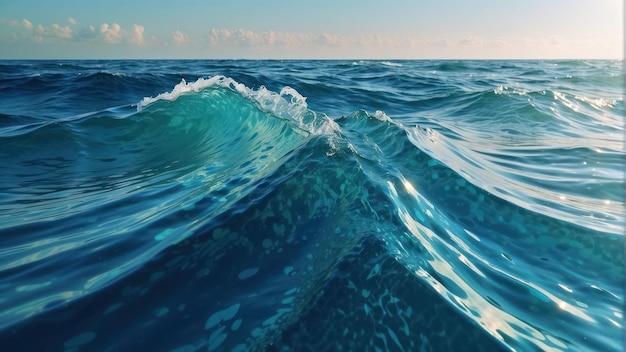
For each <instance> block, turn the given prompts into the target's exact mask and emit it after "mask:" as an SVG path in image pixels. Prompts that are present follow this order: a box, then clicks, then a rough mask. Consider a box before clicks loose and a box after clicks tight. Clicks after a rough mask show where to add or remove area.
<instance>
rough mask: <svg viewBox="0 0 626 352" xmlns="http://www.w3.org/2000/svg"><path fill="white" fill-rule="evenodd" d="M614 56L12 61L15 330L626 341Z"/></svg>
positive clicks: (272, 340) (619, 71)
mask: <svg viewBox="0 0 626 352" xmlns="http://www.w3.org/2000/svg"><path fill="white" fill-rule="evenodd" d="M625 154H626V153H625V151H624V71H623V63H622V61H383V60H378V61H358V60H346V61H202V60H198V61H166V60H160V61H0V346H1V347H0V350H2V351H3V352H9V351H176V352H182V351H196V350H200V351H513V350H515V351H623V350H624V249H625V242H624V216H625V206H624V169H625V165H624V162H625V157H626V155H625Z"/></svg>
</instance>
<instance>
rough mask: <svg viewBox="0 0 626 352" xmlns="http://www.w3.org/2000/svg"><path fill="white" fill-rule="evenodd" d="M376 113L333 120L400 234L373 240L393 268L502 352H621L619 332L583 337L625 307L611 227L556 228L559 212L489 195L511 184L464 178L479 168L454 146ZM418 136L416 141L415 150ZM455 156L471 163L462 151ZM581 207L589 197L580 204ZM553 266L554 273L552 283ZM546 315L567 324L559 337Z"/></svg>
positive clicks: (618, 238) (617, 239)
mask: <svg viewBox="0 0 626 352" xmlns="http://www.w3.org/2000/svg"><path fill="white" fill-rule="evenodd" d="M381 116H385V115H384V114H380V113H378V114H377V115H376V116H374V115H369V114H367V113H365V112H357V113H355V114H353V115H351V116H349V117H347V118H346V119H342V120H338V123H339V124H340V126H341V128H342V133H344V134H345V135H346V136H347V140H348V141H349V144H350V146H349V147H350V149H351V150H353V151H354V153H355V154H356V155H357V157H358V158H357V161H358V162H359V164H360V165H361V167H362V169H363V170H364V172H365V174H366V175H367V176H368V179H369V180H370V181H371V182H373V183H374V184H375V185H376V186H377V187H378V188H379V189H381V190H382V191H383V192H384V193H386V195H387V197H388V199H389V201H390V202H391V204H393V206H394V208H395V211H394V217H395V218H396V219H397V220H398V223H399V224H401V226H400V227H399V228H395V229H393V228H391V229H388V231H389V232H383V235H382V238H383V239H384V242H385V243H387V245H388V246H389V250H390V252H391V253H392V254H393V255H394V257H395V258H397V260H398V261H399V262H400V263H402V264H403V265H404V266H405V267H406V268H407V269H408V270H410V271H411V272H414V273H415V275H416V277H419V278H420V279H421V280H424V281H425V282H427V283H428V284H429V285H430V286H431V287H432V288H433V289H434V290H435V291H436V292H438V293H439V295H440V296H441V298H442V299H444V300H447V301H448V302H449V303H450V304H451V305H452V306H454V307H456V308H457V309H458V310H459V311H460V312H462V313H463V314H464V315H465V316H466V317H467V318H468V319H470V320H473V321H474V322H475V323H476V324H477V325H478V326H480V327H481V328H482V329H484V330H485V331H487V332H488V333H490V334H491V335H492V336H494V337H495V338H496V339H498V340H500V341H501V342H502V343H503V344H505V345H506V346H509V347H510V348H514V349H534V348H540V349H542V350H563V349H568V348H574V346H603V345H604V346H611V348H615V347H618V346H616V345H614V344H613V343H612V342H610V341H619V336H620V334H621V332H620V331H619V330H620V329H619V324H618V325H617V326H613V327H612V329H609V330H603V331H602V333H604V334H608V335H610V336H611V338H610V339H608V340H605V339H604V338H602V337H592V336H590V334H589V333H588V331H589V330H588V329H591V327H593V329H596V330H597V334H598V335H601V331H600V330H599V329H601V328H600V327H599V326H598V325H597V323H598V322H601V321H603V320H605V319H606V318H607V317H610V316H612V315H613V314H614V313H615V312H617V310H619V307H620V306H621V304H623V302H622V299H621V298H619V293H618V292H620V290H621V285H622V284H623V277H622V275H623V266H622V265H623V260H624V256H623V236H622V234H621V233H616V232H615V231H614V228H612V227H611V226H610V225H609V224H610V220H609V221H607V220H606V219H602V220H601V221H598V222H596V223H595V224H589V223H587V222H584V221H578V220H576V218H575V217H569V218H568V219H567V220H563V219H559V218H560V216H559V213H558V211H556V212H555V211H541V212H539V211H535V209H534V208H533V206H525V204H524V203H523V202H521V203H520V200H519V197H513V198H510V197H506V196H502V192H500V193H498V190H497V189H495V190H494V188H491V187H489V186H490V185H500V186H502V187H503V189H511V188H513V186H512V185H511V184H507V183H506V182H503V181H501V180H497V179H494V178H491V179H488V180H487V179H482V180H481V179H480V178H479V177H480V176H478V177H477V175H476V174H471V172H472V171H474V170H476V168H475V167H474V168H472V167H468V165H469V166H472V164H471V163H472V162H481V161H480V159H467V161H466V163H465V164H463V166H461V167H459V160H458V159H454V160H450V159H447V155H448V154H447V153H448V152H449V151H447V150H446V148H451V146H450V145H449V144H448V143H447V142H446V141H445V139H446V137H444V136H442V135H440V134H438V133H437V132H435V131H433V130H429V129H424V128H420V127H408V126H403V125H401V124H399V123H397V122H394V121H393V120H391V119H389V118H382V119H381ZM381 120H382V121H381ZM417 134H420V135H423V136H424V137H423V139H422V140H419V141H416V138H418V137H416V135H417ZM428 144H431V145H428ZM433 144H434V145H433ZM416 146H419V148H417V149H416V148H415V147H416ZM433 155H435V156H437V157H438V159H436V158H434V157H433ZM464 155H465V156H466V157H468V156H469V157H470V158H471V153H467V151H465V153H464ZM468 163H469V164H468ZM449 165H451V166H449ZM457 167H458V169H457ZM457 170H461V171H460V172H459V171H457ZM468 170H469V172H468ZM495 171H496V172H498V169H495ZM483 176H484V177H485V178H487V177H489V174H487V173H484V174H483ZM504 176H506V175H504ZM605 186H606V185H605ZM524 187H525V188H526V189H527V190H528V186H527V185H525V186H524ZM614 191H619V188H616V189H615V190H614ZM503 192H506V191H503ZM542 197H545V193H544V194H542ZM542 201H545V199H542ZM588 201H593V199H585V200H584V201H581V203H585V202H588ZM598 205H599V204H595V206H598ZM570 211H571V210H570ZM597 211H598V212H601V213H602V214H606V212H609V211H610V209H609V208H608V207H605V208H601V209H598V210H597ZM379 215H380V214H379ZM383 217H384V216H383ZM570 219H572V221H568V220H570ZM616 221H623V220H622V219H617V220H616ZM585 225H587V226H585ZM592 228H595V229H592ZM407 242H410V243H411V245H408V244H407ZM550 263H553V264H550ZM556 263H558V264H556ZM553 265H558V266H560V267H561V269H559V270H558V271H557V272H559V273H560V274H559V276H558V277H555V276H554V275H555V272H554V270H553V268H552V267H553ZM531 268H532V269H531ZM564 273H576V274H574V275H568V274H564ZM601 276H603V277H605V279H606V280H603V282H602V284H600V283H598V281H597V278H598V277H601ZM581 282H584V283H586V284H582V285H581ZM592 282H593V284H591V283H592ZM494 283H498V284H497V285H494ZM600 286H601V288H600V291H603V292H609V294H608V295H606V296H603V298H602V303H601V304H598V305H593V306H592V305H590V304H588V303H585V301H586V298H585V295H584V294H581V292H592V291H594V290H596V288H599V287H600ZM574 287H576V289H574ZM576 290H578V291H576ZM576 292H578V293H576ZM600 296H602V295H600ZM598 298H599V297H598ZM540 311H541V312H545V314H546V315H545V316H544V315H543V314H542V313H539V312H540ZM551 314H557V315H559V316H567V318H566V319H568V321H570V323H569V326H568V329H567V330H564V329H562V328H561V327H559V326H558V323H555V322H554V320H552V319H551V318H550V315H551ZM541 316H544V317H545V319H543V318H541ZM591 335H593V334H591ZM583 336H584V338H583ZM607 343H608V345H607Z"/></svg>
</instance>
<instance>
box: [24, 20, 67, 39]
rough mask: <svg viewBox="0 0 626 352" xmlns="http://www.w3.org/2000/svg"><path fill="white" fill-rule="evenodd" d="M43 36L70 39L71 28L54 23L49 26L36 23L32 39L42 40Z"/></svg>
mask: <svg viewBox="0 0 626 352" xmlns="http://www.w3.org/2000/svg"><path fill="white" fill-rule="evenodd" d="M44 38H58V39H70V38H72V29H71V28H70V27H68V26H60V25H58V24H56V23H54V24H53V25H52V26H50V27H44V26H42V25H38V26H37V28H36V29H35V35H34V37H33V39H34V40H35V41H37V42H42V41H43V39H44Z"/></svg>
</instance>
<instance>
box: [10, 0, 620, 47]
mask: <svg viewBox="0 0 626 352" xmlns="http://www.w3.org/2000/svg"><path fill="white" fill-rule="evenodd" d="M623 20H624V3H623V1H622V0H524V1H519V0H471V1H469V0H456V1H453V0H436V1H435V0H387V1H373V0H358V1H355V0H316V1H295V0H290V1H286V0H263V1H261V0H229V1H227V0H179V1H173V0H168V1H162V0H151V1H142V0H133V1H129V0H107V1H97V2H96V1H84V0H54V1H52V0H0V59H55V58H56V59H129V58H130V59H132V58H137V59H139V58H143V59H159V58H162V59H169V58H172V59H198V58H200V59H342V58H344V59H354V58H363V59H377V58H378V59H623V57H624V25H623Z"/></svg>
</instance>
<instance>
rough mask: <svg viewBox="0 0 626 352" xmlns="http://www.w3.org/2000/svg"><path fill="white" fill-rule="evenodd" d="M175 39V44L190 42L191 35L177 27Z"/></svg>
mask: <svg viewBox="0 0 626 352" xmlns="http://www.w3.org/2000/svg"><path fill="white" fill-rule="evenodd" d="M173 40H174V44H176V45H182V44H185V43H187V42H189V37H188V36H187V35H186V34H185V33H183V32H181V31H179V30H178V29H177V30H176V32H174V37H173Z"/></svg>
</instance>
